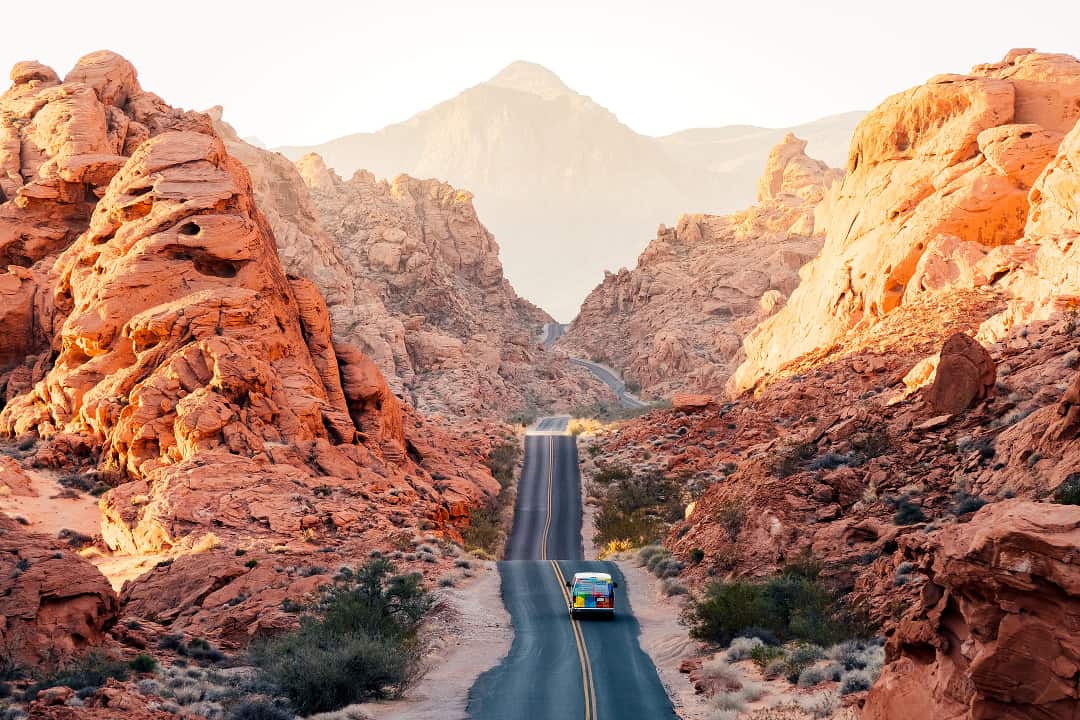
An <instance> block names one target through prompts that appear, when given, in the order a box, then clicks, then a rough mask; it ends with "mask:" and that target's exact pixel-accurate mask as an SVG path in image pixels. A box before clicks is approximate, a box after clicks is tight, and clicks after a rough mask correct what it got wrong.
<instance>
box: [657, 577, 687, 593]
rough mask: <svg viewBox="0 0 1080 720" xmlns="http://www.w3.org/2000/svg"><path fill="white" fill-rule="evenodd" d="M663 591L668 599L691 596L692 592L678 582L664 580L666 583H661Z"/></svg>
mask: <svg viewBox="0 0 1080 720" xmlns="http://www.w3.org/2000/svg"><path fill="white" fill-rule="evenodd" d="M661 589H662V590H663V591H664V595H666V596H667V597H674V596H676V595H689V594H690V590H689V589H688V588H687V587H686V586H685V585H683V584H682V583H681V582H679V581H678V580H672V579H668V580H664V582H663V583H661Z"/></svg>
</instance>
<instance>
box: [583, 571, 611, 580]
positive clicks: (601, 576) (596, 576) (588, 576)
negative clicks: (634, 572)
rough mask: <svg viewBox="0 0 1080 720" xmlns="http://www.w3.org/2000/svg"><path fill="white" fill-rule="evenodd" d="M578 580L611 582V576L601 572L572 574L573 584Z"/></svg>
mask: <svg viewBox="0 0 1080 720" xmlns="http://www.w3.org/2000/svg"><path fill="white" fill-rule="evenodd" d="M578 580H607V581H608V582H610V581H611V576H610V575H608V574H607V573H602V572H579V573H574V582H577V581H578Z"/></svg>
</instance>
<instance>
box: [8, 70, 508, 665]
mask: <svg viewBox="0 0 1080 720" xmlns="http://www.w3.org/2000/svg"><path fill="white" fill-rule="evenodd" d="M11 77H12V81H13V85H12V86H11V88H9V89H8V90H7V91H6V92H5V93H4V94H3V95H2V96H0V110H2V112H0V117H2V120H0V258H2V259H3V263H2V264H3V265H5V266H6V270H5V271H4V272H3V273H0V289H2V293H3V299H4V303H3V310H2V311H0V328H2V333H0V337H2V338H3V340H2V342H0V390H2V393H0V436H3V437H5V438H18V440H19V447H20V448H23V447H25V448H28V450H26V451H25V454H26V455H27V456H28V457H26V459H25V460H24V462H26V463H28V464H32V465H37V466H39V467H53V468H61V469H64V470H65V471H67V472H75V473H93V474H95V476H96V477H97V478H98V479H100V480H101V481H104V482H106V483H107V484H108V485H109V486H110V487H111V489H109V490H108V492H107V493H106V494H105V495H104V496H103V497H102V500H101V510H102V523H101V534H102V537H103V539H104V542H105V544H106V545H107V546H108V547H109V548H111V549H113V550H115V551H119V552H126V553H132V554H148V553H162V554H168V555H169V556H170V558H171V557H173V556H178V557H182V556H184V555H185V554H186V553H209V554H208V555H205V556H203V557H202V558H199V559H198V560H195V561H193V562H191V563H188V564H187V565H185V564H183V563H179V564H175V565H174V564H173V563H171V562H166V563H163V564H162V565H161V568H160V572H158V573H156V575H155V574H151V576H150V577H148V578H147V579H146V581H147V582H149V581H152V580H154V579H155V577H157V579H159V580H160V578H161V576H167V577H168V580H167V581H165V582H166V584H167V585H173V586H177V587H180V586H184V585H185V583H188V582H194V581H195V580H196V579H200V580H199V582H204V583H209V585H208V586H207V587H209V588H210V590H207V591H205V592H202V593H201V594H196V595H187V594H184V593H173V594H171V595H170V594H166V593H160V592H159V593H155V594H154V603H155V604H154V607H153V613H154V616H156V617H166V616H168V617H173V618H177V617H182V618H183V621H182V622H180V625H179V626H180V627H183V625H184V624H185V623H196V624H200V625H199V626H200V627H201V628H202V629H204V630H205V631H207V632H211V633H215V634H225V635H228V634H232V635H239V636H243V635H245V633H246V634H251V633H253V632H255V631H256V629H257V628H258V627H265V626H267V625H270V626H273V625H274V623H275V622H283V621H282V613H281V611H280V610H278V609H277V603H278V602H279V601H280V597H278V596H279V595H280V596H283V595H282V593H284V588H286V587H287V586H288V584H289V583H290V582H291V581H290V580H288V579H287V578H286V577H285V576H280V575H277V574H275V573H273V572H271V573H270V575H268V576H266V577H263V578H262V580H261V581H260V582H259V583H258V585H257V587H254V588H252V591H251V593H249V595H250V599H251V603H250V604H249V605H248V606H247V607H246V609H245V606H244V605H239V604H232V605H229V606H228V607H229V608H232V607H233V605H236V607H237V609H236V610H232V609H229V610H224V609H222V608H217V607H214V606H212V605H209V606H208V605H207V604H206V598H207V595H208V594H209V593H211V592H212V591H213V590H220V589H221V588H222V587H224V586H225V585H228V584H230V583H232V582H234V581H236V580H237V579H238V578H244V577H246V576H248V575H250V574H251V573H250V571H251V570H252V569H253V568H254V567H255V564H251V565H244V564H242V563H241V564H239V565H238V566H237V567H232V565H229V567H230V571H231V574H229V573H224V574H221V575H218V576H209V578H208V576H207V575H206V573H205V570H206V568H207V567H213V566H214V564H215V563H222V562H225V559H226V558H228V559H230V561H234V560H236V557H235V556H234V555H233V553H232V552H231V551H232V550H233V549H237V550H239V549H241V548H240V546H241V545H242V546H244V548H246V550H245V551H247V552H251V553H253V554H255V555H256V556H257V555H259V554H263V555H265V554H266V553H268V552H270V549H271V548H277V549H276V550H275V552H276V553H284V554H286V555H289V554H294V555H295V554H299V555H303V554H306V553H311V552H314V551H315V550H316V549H317V548H318V547H320V546H321V547H323V548H324V549H327V548H328V549H329V550H328V552H333V553H334V554H335V556H336V558H337V559H341V560H342V561H344V562H351V561H352V560H350V558H357V557H362V556H364V555H366V552H367V550H368V549H369V548H371V547H373V546H379V545H380V544H385V543H387V542H388V541H389V539H390V538H392V537H394V536H396V535H399V534H404V535H408V536H409V537H412V535H413V533H415V532H417V531H418V530H419V528H420V527H421V526H423V527H424V528H425V529H428V530H431V531H435V532H440V533H445V534H447V535H449V536H451V537H453V536H455V535H456V533H457V530H456V528H457V527H458V526H460V525H461V524H463V523H465V522H467V517H468V511H469V508H470V507H471V506H472V505H473V504H475V503H477V502H480V501H481V500H483V499H485V498H486V497H487V496H489V495H490V494H492V493H494V492H497V491H498V483H497V482H496V481H495V480H494V479H493V478H492V477H491V474H490V472H489V471H488V470H487V469H486V468H485V467H483V465H482V464H481V460H482V453H483V452H484V451H485V447H486V446H485V443H486V442H488V441H487V440H486V438H484V437H476V438H474V439H472V440H470V439H467V438H466V435H467V434H468V433H464V432H463V433H461V435H460V436H459V439H457V440H452V439H450V438H449V437H447V436H445V435H443V434H442V433H441V432H440V431H439V430H438V429H436V428H433V427H430V426H429V425H428V424H427V422H426V420H424V419H423V418H422V417H421V416H419V415H417V414H416V412H415V411H414V410H413V409H412V408H410V407H408V406H407V405H403V404H402V403H401V402H400V401H399V400H398V399H397V398H396V397H395V396H394V394H393V393H392V392H391V389H390V387H389V386H388V384H387V382H386V380H385V378H384V377H383V376H382V374H381V373H380V372H379V370H378V369H377V367H376V366H375V365H374V363H373V362H372V360H371V359H369V358H368V357H367V356H366V355H364V353H363V352H361V351H360V350H359V349H357V348H356V347H353V346H350V345H349V344H348V343H343V342H335V340H334V339H333V337H332V334H331V324H330V314H329V312H328V310H327V307H326V304H325V302H324V299H323V297H322V295H321V294H320V292H319V289H318V288H317V287H316V286H315V285H314V284H313V282H312V281H310V280H307V279H304V278H301V277H298V276H296V275H290V274H288V273H287V272H286V270H285V269H284V268H283V266H282V262H281V260H280V259H279V256H278V253H277V250H276V247H275V235H274V230H273V229H272V226H271V223H270V222H268V220H267V218H266V216H265V215H264V214H263V213H262V212H261V211H260V209H259V207H258V205H257V202H256V191H255V190H254V189H253V187H252V181H251V178H250V176H249V173H248V171H247V169H246V168H245V166H244V164H243V163H242V162H240V161H239V160H238V159H236V158H235V157H233V156H232V155H231V154H230V153H229V152H228V150H227V148H226V146H225V143H224V142H223V141H222V139H221V137H220V136H219V135H218V134H217V133H216V132H215V130H214V128H213V125H212V120H211V118H210V117H209V116H207V115H203V114H200V113H194V112H184V111H181V110H176V109H174V108H172V107H170V106H168V105H167V104H166V103H165V102H164V101H162V100H161V99H160V98H158V97H157V96H156V95H153V94H151V93H148V92H146V91H144V90H143V89H142V88H141V87H140V85H139V83H138V80H137V78H136V72H135V69H134V68H133V67H132V65H131V64H130V63H129V62H127V61H126V60H124V59H123V58H121V57H120V56H118V55H116V54H114V53H110V52H106V51H102V52H97V53H93V54H91V55H88V56H86V57H84V58H82V59H81V60H79V62H78V63H77V65H76V67H75V68H74V69H73V70H72V71H71V72H70V73H68V75H67V76H66V77H65V78H64V80H63V81H62V82H61V80H60V79H59V77H58V76H57V75H56V73H54V72H53V71H52V70H50V69H48V68H46V67H44V66H42V65H39V64H37V63H20V64H18V65H16V66H15V68H14V69H13V71H12V74H11ZM263 191H264V192H272V191H273V188H264V189H263ZM282 197H283V198H284V197H285V196H282ZM283 202H284V200H283ZM300 210H304V208H303V207H301V208H300ZM271 217H273V218H274V221H275V224H276V225H277V227H278V228H282V229H283V232H290V234H289V238H291V240H292V242H294V243H297V244H298V243H301V242H306V243H308V245H310V246H311V247H318V248H320V249H322V250H325V249H327V248H328V247H329V246H328V245H327V244H323V245H319V243H324V240H325V239H324V238H323V237H321V236H319V234H318V231H317V228H318V225H317V223H315V222H314V219H313V217H312V216H311V215H310V213H308V214H307V215H304V214H303V213H302V212H299V213H294V212H284V211H283V212H281V213H276V214H274V215H272V216H271ZM294 217H296V218H299V220H292V218H294ZM286 218H288V219H286ZM287 222H293V223H294V224H293V225H292V226H289V225H287V224H286V223H287ZM289 227H292V228H293V230H292V231H290V230H289V229H288V228H289ZM297 247H299V245H297ZM301 255H303V256H302V257H301V256H300V255H298V256H296V257H293V258H292V259H291V260H290V264H292V265H295V266H298V267H299V269H301V270H306V271H307V272H308V273H309V274H310V275H312V276H313V277H314V278H316V279H318V280H319V281H320V282H321V283H322V284H323V285H324V286H333V285H334V283H335V282H338V281H340V284H341V294H342V295H344V294H345V291H346V290H347V289H348V287H349V280H350V278H349V276H348V275H347V274H344V273H340V267H339V266H334V265H331V264H330V263H327V264H325V265H322V264H319V259H318V258H312V257H311V255H312V253H306V254H301ZM335 273H338V275H335ZM9 534H11V533H10V532H8V531H5V536H7V535H9ZM215 548H216V550H215ZM8 552H12V550H8ZM15 552H17V550H16V551H15ZM35 561H36V557H35V558H31V560H30V562H31V565H33V563H34V562H35ZM56 564H57V566H58V567H59V566H62V565H63V563H59V562H58V563H56ZM225 564H227V565H228V564H229V563H228V562H226V563H225ZM232 564H235V563H232ZM47 565H48V564H47V563H43V564H42V567H46V566H47ZM15 577H16V576H14V575H9V574H8V573H4V580H3V581H2V583H3V587H2V588H0V597H3V596H6V595H8V594H9V592H10V591H11V586H12V583H13V582H14V583H16V584H17V585H19V586H20V587H21V583H22V582H23V581H22V580H21V579H13V578H15ZM99 578H100V576H99ZM100 580H101V583H104V579H103V578H100ZM51 582H53V583H54V584H55V582H56V578H55V577H53V578H52V579H51ZM140 582H142V581H135V583H134V584H133V585H132V584H130V583H129V587H127V588H125V598H130V597H133V596H138V595H139V594H140ZM42 587H43V588H44V587H45V585H42ZM234 587H235V586H234ZM106 588H107V586H106ZM41 592H45V590H42V591H41ZM95 592H96V591H95ZM266 593H269V594H270V595H269V596H267V595H266ZM39 594H40V593H39ZM91 595H93V596H94V597H96V598H98V599H97V600H94V602H95V603H98V605H101V604H102V603H104V605H106V606H108V607H106V608H105V610H102V611H101V612H98V610H94V613H95V615H94V617H98V616H101V617H106V616H107V615H108V612H107V611H108V610H110V608H115V598H112V596H109V595H108V594H104V595H103V594H97V595H94V593H91V592H90V591H87V593H82V594H81V595H80V597H83V596H91ZM245 597H248V596H247V595H246V596H245ZM274 597H277V600H274ZM110 598H111V599H110ZM32 600H33V598H29V599H27V600H26V602H21V604H20V605H19V607H18V608H17V610H18V613H19V614H18V617H19V618H23V617H26V618H28V619H27V620H26V622H27V623H29V624H30V625H33V623H34V620H33V617H31V615H32V612H31V611H32V610H33V608H32V607H31V606H32V602H31V601H32ZM170 601H175V604H174V605H168V603H169V602H170ZM79 602H82V601H81V600H80V601H79ZM110 603H112V605H110ZM126 606H127V607H138V606H137V605H132V604H131V602H130V600H128V601H126ZM95 607H97V606H95ZM99 609H100V608H99ZM244 613H246V614H244ZM5 614H6V613H5ZM148 614H149V611H148ZM238 614H240V615H242V616H243V617H244V618H246V620H244V621H237V620H236V617H237V615H238ZM88 617H89V616H88ZM54 619H55V621H56V622H55V623H54V624H55V625H56V627H57V637H55V638H51V639H50V638H48V637H45V635H43V634H42V632H38V634H37V635H34V638H35V640H34V642H36V639H41V638H44V640H49V641H50V642H54V645H55V647H53V648H52V649H53V650H56V651H58V652H63V651H65V650H66V649H70V647H73V646H74V645H78V643H79V642H83V643H85V642H91V641H92V639H93V637H92V635H93V633H90V632H89V631H87V632H81V631H76V630H72V631H71V634H73V635H77V636H78V637H79V638H81V640H75V641H73V640H71V638H68V637H65V635H67V634H68V632H67V630H66V629H65V628H64V627H60V625H61V624H62V622H63V617H61V616H60V615H57V616H56V618H54ZM86 622H89V619H88V620H87V621H86ZM230 623H232V624H231V625H230ZM47 625H48V623H43V622H42V621H41V620H40V618H39V620H38V621H37V625H36V626H37V627H46V626H47ZM100 625H101V623H97V621H95V624H94V628H91V629H95V628H96V629H95V632H97V631H99V630H100ZM0 629H2V628H0ZM5 632H6V631H5ZM28 632H29V633H31V634H32V633H33V632H37V631H34V630H33V628H32V627H31V628H30V630H29V631H28ZM69 646H70V647H69ZM45 650H48V648H45Z"/></svg>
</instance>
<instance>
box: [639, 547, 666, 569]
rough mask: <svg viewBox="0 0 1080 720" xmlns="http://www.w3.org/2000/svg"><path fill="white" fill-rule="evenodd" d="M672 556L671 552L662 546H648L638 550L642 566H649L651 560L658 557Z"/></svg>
mask: <svg viewBox="0 0 1080 720" xmlns="http://www.w3.org/2000/svg"><path fill="white" fill-rule="evenodd" d="M670 554H671V552H670V551H669V550H668V549H667V548H666V547H664V546H662V545H646V546H645V547H643V548H641V549H640V550H638V560H640V561H641V563H640V564H641V565H646V564H648V562H649V560H651V559H652V558H653V557H654V556H656V555H670Z"/></svg>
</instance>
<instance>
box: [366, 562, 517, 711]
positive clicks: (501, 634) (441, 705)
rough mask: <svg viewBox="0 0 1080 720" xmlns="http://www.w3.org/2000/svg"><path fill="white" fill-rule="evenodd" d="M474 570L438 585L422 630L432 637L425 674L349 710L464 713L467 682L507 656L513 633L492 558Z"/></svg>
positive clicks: (471, 681)
mask: <svg viewBox="0 0 1080 720" xmlns="http://www.w3.org/2000/svg"><path fill="white" fill-rule="evenodd" d="M476 573H477V574H476V577H474V578H471V579H470V580H469V581H468V584H463V585H461V586H459V587H456V588H450V589H442V590H440V591H439V592H440V595H441V602H440V604H439V607H438V608H437V609H436V611H435V612H434V614H433V618H432V619H431V620H430V621H429V625H428V627H427V628H426V629H425V630H424V634H426V635H428V636H429V637H432V638H436V639H437V642H436V644H435V646H434V647H432V648H431V650H430V651H429V653H428V655H427V656H426V657H425V659H424V661H425V665H427V667H428V668H429V670H428V672H427V674H426V675H425V676H424V678H423V679H422V680H421V681H420V682H419V683H417V685H416V686H415V687H413V688H412V689H411V690H409V691H408V692H407V693H406V694H405V696H404V697H402V698H400V699H398V700H394V701H390V702H381V703H366V704H363V705H354V706H352V707H351V708H350V709H351V710H359V711H361V712H363V713H365V714H367V715H369V716H371V717H372V718H378V720H464V719H465V717H466V715H465V706H466V703H467V702H468V695H469V688H471V687H472V686H473V683H474V682H476V678H477V677H479V676H480V674H481V673H483V672H484V671H485V670H488V669H490V668H492V667H494V666H495V665H496V664H498V663H499V661H501V660H502V659H503V658H504V657H506V655H507V653H509V652H510V644H511V642H512V641H513V639H514V631H513V628H512V626H511V624H510V614H509V613H507V612H506V609H505V608H504V607H503V604H502V600H501V598H502V594H501V588H500V584H499V571H498V570H497V569H496V566H495V563H491V562H489V563H482V564H480V565H479V567H477V569H476Z"/></svg>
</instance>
